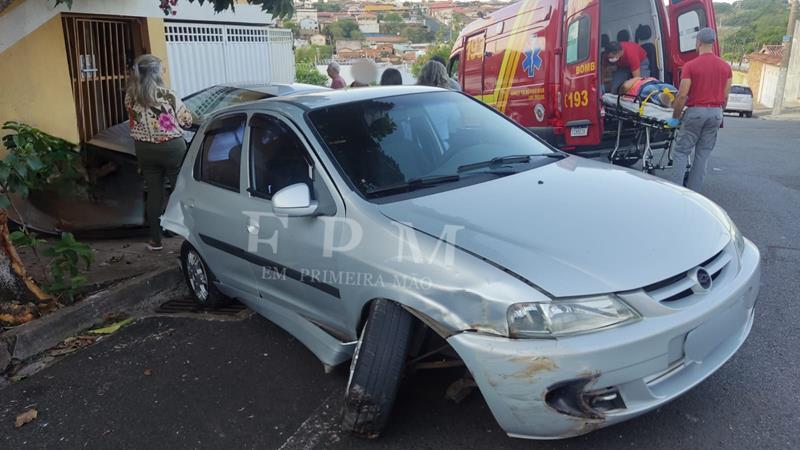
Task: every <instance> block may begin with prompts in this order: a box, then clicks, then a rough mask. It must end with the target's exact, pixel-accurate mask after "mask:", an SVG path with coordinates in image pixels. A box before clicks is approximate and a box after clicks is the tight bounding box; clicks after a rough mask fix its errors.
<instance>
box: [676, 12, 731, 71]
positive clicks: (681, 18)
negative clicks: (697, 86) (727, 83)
mask: <svg viewBox="0 0 800 450" xmlns="http://www.w3.org/2000/svg"><path fill="white" fill-rule="evenodd" d="M667 15H668V18H669V30H670V33H669V43H670V45H669V46H670V54H671V59H672V77H673V78H672V79H673V80H675V81H676V82H677V81H678V80H680V70H681V68H682V67H683V65H684V64H686V63H687V62H689V61H691V60H693V59H695V58H697V49H696V48H695V46H696V43H697V32H698V31H700V29H701V28H704V27H711V28H713V29H714V30H716V29H717V24H716V21H715V20H714V5H713V3H712V0H682V1H673V2H670V3H669V5H668V8H667ZM714 53H715V54H717V55H719V43H715V44H714Z"/></svg>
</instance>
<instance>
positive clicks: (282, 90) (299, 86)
mask: <svg viewBox="0 0 800 450" xmlns="http://www.w3.org/2000/svg"><path fill="white" fill-rule="evenodd" d="M218 86H225V87H231V88H236V89H247V90H250V91H256V92H263V93H264V94H269V95H274V96H282V95H288V94H292V93H297V92H312V91H326V90H329V88H326V87H325V86H315V85H313V84H304V83H223V84H217V85H214V86H211V87H218ZM206 89H210V88H206ZM203 90H205V89H203Z"/></svg>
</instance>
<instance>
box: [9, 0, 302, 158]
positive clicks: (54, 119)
mask: <svg viewBox="0 0 800 450" xmlns="http://www.w3.org/2000/svg"><path fill="white" fill-rule="evenodd" d="M271 24H272V18H271V16H270V15H268V14H266V13H264V12H262V11H261V8H260V7H258V6H253V5H248V4H240V5H237V6H236V12H235V13H233V12H231V11H224V12H221V13H219V14H215V13H214V10H213V8H212V7H211V6H210V5H209V4H208V3H206V4H205V5H204V6H201V5H200V4H199V3H198V2H193V3H189V2H188V1H183V2H180V3H179V4H178V8H177V14H176V15H175V16H169V17H168V18H165V17H164V13H163V12H162V10H161V9H160V8H159V4H158V2H156V1H153V0H126V1H124V2H122V1H111V0H79V1H75V2H74V3H73V6H72V9H68V8H67V7H66V6H64V5H61V6H58V7H55V6H54V2H52V1H45V0H15V1H13V2H12V3H11V4H10V5H9V6H8V7H7V8H6V9H4V10H3V11H0V86H2V88H0V123H3V122H5V121H8V120H16V121H21V122H25V123H28V124H30V125H33V126H35V127H37V128H40V129H42V130H44V131H45V132H47V133H50V134H53V135H56V136H59V137H62V138H64V139H67V140H69V141H72V142H76V143H77V142H79V141H87V140H89V139H91V138H92V137H93V136H94V135H95V134H97V133H98V132H99V131H101V130H103V129H105V128H107V127H110V126H112V125H115V124H117V123H120V122H123V121H125V120H127V112H126V111H125V107H124V105H123V99H124V89H125V85H126V83H127V80H128V69H129V67H130V65H131V64H132V62H133V61H134V60H135V59H136V58H137V57H138V56H139V55H141V54H143V53H152V54H154V55H156V56H158V57H159V58H161V59H162V60H163V61H164V62H165V65H166V70H167V73H166V80H165V81H167V83H169V85H170V86H171V87H172V88H173V89H175V90H176V91H177V92H178V93H179V94H180V95H181V96H184V95H187V94H190V93H192V92H195V91H198V90H200V89H204V88H206V87H208V86H211V85H214V84H219V83H229V82H251V81H258V82H269V81H274V82H291V81H292V80H294V52H293V49H292V44H293V40H292V34H291V32H290V31H288V30H278V29H275V28H272V27H270V25H271Z"/></svg>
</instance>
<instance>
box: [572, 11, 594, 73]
mask: <svg viewBox="0 0 800 450" xmlns="http://www.w3.org/2000/svg"><path fill="white" fill-rule="evenodd" d="M591 28H592V27H591V23H590V22H589V16H582V17H580V18H578V19H577V20H575V21H574V22H572V23H571V24H569V28H568V29H567V64H575V63H578V62H581V61H584V60H587V59H589V36H590V31H591Z"/></svg>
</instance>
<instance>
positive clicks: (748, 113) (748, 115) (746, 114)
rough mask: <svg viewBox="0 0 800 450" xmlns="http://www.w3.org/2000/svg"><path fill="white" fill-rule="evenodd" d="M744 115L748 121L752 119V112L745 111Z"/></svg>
mask: <svg viewBox="0 0 800 450" xmlns="http://www.w3.org/2000/svg"><path fill="white" fill-rule="evenodd" d="M744 115H745V116H747V118H748V119H749V118H751V117H753V111H747V112H746V113H744Z"/></svg>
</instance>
